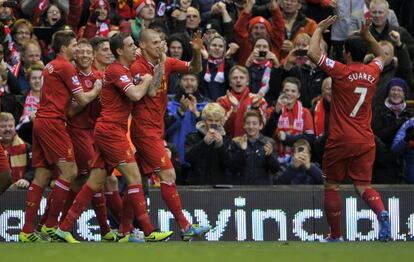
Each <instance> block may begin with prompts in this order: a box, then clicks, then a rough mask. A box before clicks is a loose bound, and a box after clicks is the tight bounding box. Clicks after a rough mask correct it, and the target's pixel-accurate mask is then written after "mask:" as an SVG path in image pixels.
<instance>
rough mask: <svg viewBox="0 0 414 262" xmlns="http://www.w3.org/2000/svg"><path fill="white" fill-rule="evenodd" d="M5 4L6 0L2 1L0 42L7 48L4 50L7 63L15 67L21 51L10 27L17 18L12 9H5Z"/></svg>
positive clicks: (0, 9)
mask: <svg viewBox="0 0 414 262" xmlns="http://www.w3.org/2000/svg"><path fill="white" fill-rule="evenodd" d="M3 2H5V0H0V42H1V43H2V44H3V45H4V46H5V47H6V48H5V49H4V58H5V61H6V62H7V63H8V64H10V65H15V64H16V63H17V62H18V61H19V51H18V49H17V46H16V43H15V42H14V41H13V39H12V36H11V33H10V27H12V26H13V23H14V22H15V20H16V18H15V17H14V15H13V10H12V9H11V8H10V7H4V6H3Z"/></svg>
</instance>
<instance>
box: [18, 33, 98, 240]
mask: <svg viewBox="0 0 414 262" xmlns="http://www.w3.org/2000/svg"><path fill="white" fill-rule="evenodd" d="M52 47H53V50H54V51H55V52H56V54H57V57H56V59H54V60H53V61H51V62H50V63H49V64H47V65H46V67H45V69H44V70H43V77H44V82H43V87H42V96H41V99H40V108H39V110H38V111H37V113H36V120H35V121H34V124H33V148H32V154H33V158H32V165H33V167H34V168H35V169H36V171H35V178H34V179H33V181H32V183H31V185H30V187H29V190H28V192H27V199H26V213H25V224H24V226H23V228H22V231H21V232H20V234H19V241H21V242H41V241H42V239H41V237H40V236H39V235H38V234H37V233H36V232H35V231H34V229H35V219H36V217H37V211H38V209H39V206H40V200H41V199H42V195H43V191H44V188H45V187H46V186H47V184H48V183H49V181H50V178H51V172H50V170H51V168H53V167H54V166H56V167H57V168H58V170H59V173H60V175H59V178H58V179H57V180H56V181H55V186H54V187H53V189H52V192H51V193H50V194H52V195H51V197H50V199H51V201H50V202H51V205H50V209H49V214H48V217H47V220H46V222H45V224H44V225H43V226H42V232H44V233H47V234H48V235H54V231H55V228H56V226H57V224H58V217H59V214H60V212H61V211H62V209H63V207H64V205H65V202H66V198H67V195H68V193H69V185H70V183H71V182H72V180H73V179H74V178H75V177H76V176H77V173H78V171H77V167H76V163H75V159H74V154H73V146H72V142H71V140H70V137H69V134H68V133H67V131H66V111H67V109H68V107H69V104H70V102H71V99H72V97H74V98H75V100H76V101H77V102H78V104H80V105H83V106H84V105H86V104H88V103H90V102H91V101H93V100H94V99H95V98H96V97H97V95H98V94H99V93H100V91H101V87H102V83H101V81H96V82H95V85H94V87H93V88H92V89H91V90H90V91H89V92H84V91H83V88H82V84H81V83H80V81H79V78H78V76H77V73H76V69H75V67H74V66H73V65H72V64H71V63H70V60H72V59H73V56H74V54H75V52H76V48H77V42H76V35H75V33H74V32H72V31H69V30H64V31H58V32H56V33H55V34H54V35H53V37H52Z"/></svg>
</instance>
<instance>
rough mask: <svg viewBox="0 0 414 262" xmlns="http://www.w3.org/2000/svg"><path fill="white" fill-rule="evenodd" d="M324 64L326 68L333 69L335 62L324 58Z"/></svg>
mask: <svg viewBox="0 0 414 262" xmlns="http://www.w3.org/2000/svg"><path fill="white" fill-rule="evenodd" d="M325 64H326V66H327V67H329V68H333V67H334V66H335V61H334V60H332V59H330V58H326V59H325Z"/></svg>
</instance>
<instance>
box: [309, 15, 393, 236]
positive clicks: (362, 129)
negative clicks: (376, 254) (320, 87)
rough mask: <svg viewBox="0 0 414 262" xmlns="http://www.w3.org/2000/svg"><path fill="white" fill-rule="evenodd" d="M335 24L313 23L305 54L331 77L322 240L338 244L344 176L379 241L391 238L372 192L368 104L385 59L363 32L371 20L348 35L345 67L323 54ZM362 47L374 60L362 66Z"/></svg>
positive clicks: (372, 156)
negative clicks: (368, 212) (371, 218)
mask: <svg viewBox="0 0 414 262" xmlns="http://www.w3.org/2000/svg"><path fill="white" fill-rule="evenodd" d="M336 19H337V17H336V16H330V17H328V18H327V19H325V20H323V21H321V22H320V23H319V24H318V27H317V29H316V31H315V32H314V34H313V36H312V39H311V43H310V47H309V50H308V56H309V58H310V59H311V60H312V61H313V62H314V63H317V64H318V66H319V67H320V68H321V69H322V70H323V71H325V72H326V73H327V74H328V75H329V76H331V77H332V101H331V113H330V118H329V135H328V139H327V141H326V147H325V153H324V156H323V171H324V173H325V174H326V183H325V212H326V215H327V220H328V224H329V226H330V230H331V233H330V236H328V237H327V238H326V239H325V241H327V242H340V241H343V239H342V237H341V210H342V204H341V198H340V195H339V184H340V183H341V182H342V181H343V180H344V178H345V177H346V176H348V177H350V178H351V179H352V181H353V183H354V187H355V190H356V192H357V193H358V194H359V195H360V196H361V197H362V199H363V200H364V201H365V203H367V205H368V206H369V207H370V208H371V209H372V210H373V211H374V212H375V214H376V215H377V217H378V220H379V222H380V230H379V240H380V241H387V240H388V238H389V237H390V222H389V214H388V211H386V210H385V208H384V204H383V202H382V200H381V196H380V194H379V193H378V192H377V191H376V190H375V189H373V188H372V187H371V179H372V167H373V163H374V159H375V142H374V135H373V133H372V130H371V118H372V112H371V102H372V97H373V95H374V91H375V88H376V86H377V83H378V80H379V77H380V73H381V71H382V69H383V64H384V60H385V54H384V51H383V50H382V48H381V47H380V46H379V44H378V43H377V41H376V40H375V39H374V37H373V36H372V35H371V33H370V31H369V29H368V28H369V25H370V24H371V21H370V20H367V21H366V22H365V24H364V25H363V26H362V28H361V30H360V36H351V37H349V38H348V39H347V40H346V41H345V46H344V49H345V52H344V57H345V61H346V65H344V64H342V63H340V62H337V61H334V60H331V59H329V58H328V57H327V56H326V55H323V54H322V52H321V50H320V41H321V36H322V33H323V32H324V31H325V30H326V29H327V28H328V27H329V26H330V25H332V24H333V23H335V21H336ZM367 44H369V46H370V48H371V50H372V51H373V53H374V54H375V55H376V56H377V57H376V58H375V59H374V60H373V61H372V62H371V63H369V64H367V65H364V64H363V63H362V60H363V58H364V56H365V54H366V52H367V50H368V46H367Z"/></svg>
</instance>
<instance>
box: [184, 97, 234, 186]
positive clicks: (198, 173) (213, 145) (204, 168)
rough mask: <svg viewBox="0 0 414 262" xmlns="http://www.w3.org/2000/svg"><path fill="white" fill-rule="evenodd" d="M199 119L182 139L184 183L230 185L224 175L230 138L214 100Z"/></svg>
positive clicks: (221, 110)
mask: <svg viewBox="0 0 414 262" xmlns="http://www.w3.org/2000/svg"><path fill="white" fill-rule="evenodd" d="M201 118H202V121H200V122H198V123H197V126H196V129H197V132H195V133H191V134H189V135H188V136H187V138H186V140H185V160H186V161H187V162H188V163H189V164H190V169H189V171H188V182H189V184H190V185H214V184H229V183H230V184H231V181H229V177H228V175H226V170H227V168H228V167H229V163H230V156H229V154H228V151H227V148H228V145H229V143H230V138H229V137H228V136H226V135H225V134H226V132H225V130H224V128H223V122H224V118H225V110H224V108H223V107H221V106H220V105H219V104H217V103H209V104H207V105H206V107H204V109H203V112H202V113H201Z"/></svg>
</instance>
